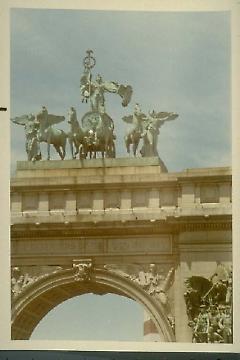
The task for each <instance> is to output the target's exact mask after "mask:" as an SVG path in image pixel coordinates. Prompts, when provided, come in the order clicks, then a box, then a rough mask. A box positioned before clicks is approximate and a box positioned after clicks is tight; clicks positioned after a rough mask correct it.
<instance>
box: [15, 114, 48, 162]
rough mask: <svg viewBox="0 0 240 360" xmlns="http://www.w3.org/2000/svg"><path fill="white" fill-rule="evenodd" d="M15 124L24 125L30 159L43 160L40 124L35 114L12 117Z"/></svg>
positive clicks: (26, 146) (26, 147)
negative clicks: (39, 134)
mask: <svg viewBox="0 0 240 360" xmlns="http://www.w3.org/2000/svg"><path fill="white" fill-rule="evenodd" d="M11 120H12V122H13V123H14V124H17V125H22V126H24V130H25V149H26V153H27V157H28V161H37V160H41V158H42V156H41V151H40V145H39V139H38V131H39V124H38V122H37V121H36V119H35V116H34V115H33V114H29V115H22V116H17V117H15V118H13V119H11Z"/></svg>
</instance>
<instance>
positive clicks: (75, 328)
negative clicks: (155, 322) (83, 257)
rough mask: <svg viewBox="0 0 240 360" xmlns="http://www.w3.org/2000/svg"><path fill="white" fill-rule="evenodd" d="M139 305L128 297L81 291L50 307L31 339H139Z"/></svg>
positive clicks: (140, 310) (141, 313)
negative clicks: (78, 294) (80, 293)
mask: <svg viewBox="0 0 240 360" xmlns="http://www.w3.org/2000/svg"><path fill="white" fill-rule="evenodd" d="M143 313H144V309H143V307H142V306H141V305H140V304H138V303H137V302H136V301H133V300H131V299H129V298H126V297H123V296H119V295H115V294H106V295H102V296H99V295H94V294H84V295H81V296H76V297H73V298H71V299H69V300H66V301H64V302H63V303H61V304H59V305H58V306H56V307H55V308H54V309H52V310H51V311H50V312H49V313H48V314H47V315H46V316H45V317H44V318H43V319H42V320H41V321H40V322H39V324H38V325H37V326H36V328H35V329H34V331H33V333H32V335H31V338H30V339H31V340H92V341H94V340H95V341H97V340H102V341H104V340H107V341H143V321H144V320H143V318H144V316H143Z"/></svg>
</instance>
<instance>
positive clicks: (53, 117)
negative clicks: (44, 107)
mask: <svg viewBox="0 0 240 360" xmlns="http://www.w3.org/2000/svg"><path fill="white" fill-rule="evenodd" d="M64 120H65V117H64V116H59V115H52V114H48V124H49V125H54V124H58V123H60V122H62V121H64Z"/></svg>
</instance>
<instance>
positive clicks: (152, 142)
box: [140, 110, 178, 157]
mask: <svg viewBox="0 0 240 360" xmlns="http://www.w3.org/2000/svg"><path fill="white" fill-rule="evenodd" d="M177 117H178V115H177V114H175V113H173V112H171V113H169V112H159V113H156V112H155V111H154V110H153V111H152V112H149V113H148V116H146V120H145V124H144V130H143V134H142V137H143V147H142V149H141V150H140V152H141V154H142V156H143V157H149V156H158V157H159V155H158V150H157V144H158V135H159V129H160V127H161V126H162V125H163V124H164V123H165V122H166V121H170V120H175V119H176V118H177Z"/></svg>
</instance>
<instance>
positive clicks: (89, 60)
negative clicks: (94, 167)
mask: <svg viewBox="0 0 240 360" xmlns="http://www.w3.org/2000/svg"><path fill="white" fill-rule="evenodd" d="M95 64H96V59H95V58H94V57H93V51H92V50H88V51H87V56H86V57H85V58H84V61H83V65H84V73H83V75H82V77H81V80H80V93H81V96H82V102H85V103H87V102H88V101H89V102H90V109H91V111H89V112H87V113H86V114H84V115H83V117H82V126H83V128H84V129H86V130H88V131H90V130H91V132H89V134H91V137H92V132H94V134H95V136H96V139H95V143H96V144H99V145H100V149H101V150H102V149H103V152H102V151H101V152H102V154H104V156H106V157H115V144H114V140H115V138H116V136H115V134H114V122H113V120H112V118H111V117H110V116H109V115H108V114H107V113H106V108H105V94H106V93H114V94H118V95H119V96H120V97H121V98H122V105H123V106H127V105H128V103H129V102H130V100H131V96H132V87H131V86H130V85H126V86H125V85H122V84H118V83H116V82H114V81H105V80H103V78H102V76H101V75H97V76H96V78H95V80H93V78H92V73H91V70H92V68H93V67H94V66H95ZM89 140H91V141H90V143H92V139H89ZM94 146H95V145H94V144H93V151H94ZM95 150H96V151H97V149H95ZM96 151H95V153H96Z"/></svg>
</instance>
